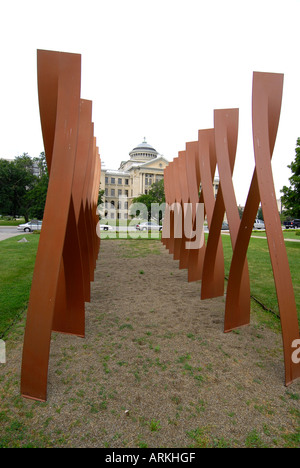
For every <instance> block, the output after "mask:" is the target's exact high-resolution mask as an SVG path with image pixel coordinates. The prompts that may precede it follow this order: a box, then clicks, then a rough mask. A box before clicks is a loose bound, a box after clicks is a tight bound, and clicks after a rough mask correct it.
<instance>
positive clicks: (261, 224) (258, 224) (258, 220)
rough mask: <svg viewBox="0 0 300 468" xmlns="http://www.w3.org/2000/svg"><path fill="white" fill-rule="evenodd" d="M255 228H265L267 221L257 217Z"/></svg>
mask: <svg viewBox="0 0 300 468" xmlns="http://www.w3.org/2000/svg"><path fill="white" fill-rule="evenodd" d="M253 229H265V223H264V222H263V221H262V220H261V219H256V220H255V222H254V225H253Z"/></svg>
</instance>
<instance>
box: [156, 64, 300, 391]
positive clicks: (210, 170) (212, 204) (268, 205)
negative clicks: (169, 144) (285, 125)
mask: <svg viewBox="0 0 300 468" xmlns="http://www.w3.org/2000/svg"><path fill="white" fill-rule="evenodd" d="M282 88H283V75H281V74H272V73H254V74H253V96H252V122H253V142H254V154H255V164H256V167H255V170H254V174H253V178H252V182H251V186H250V190H249V194H248V198H247V202H246V206H245V210H244V213H243V217H242V219H241V220H240V218H239V214H238V210H237V203H236V198H235V193H234V187H233V183H232V175H233V169H234V163H235V155H236V147H237V137H238V109H222V110H215V112H214V129H208V130H200V131H199V134H198V142H191V143H187V144H186V151H185V152H182V153H179V160H180V158H182V159H185V162H186V172H184V171H183V170H182V167H183V166H182V165H180V167H181V170H178V163H175V164H174V162H175V161H174V162H173V163H171V164H170V166H169V167H168V168H167V169H166V170H165V188H166V194H168V197H167V203H169V202H168V200H170V201H172V202H174V200H177V201H179V202H180V203H181V204H182V203H183V204H184V203H186V202H185V200H187V199H188V202H189V203H192V205H193V206H192V210H193V213H194V210H195V206H196V205H197V203H198V202H200V203H204V206H205V212H206V215H207V221H208V226H209V235H208V240H207V244H206V246H202V247H201V249H199V250H198V251H197V250H191V251H190V252H189V253H187V252H185V251H184V250H182V251H181V252H182V253H181V255H182V257H183V259H184V260H183V263H182V264H183V266H184V267H186V268H188V270H189V280H191V281H192V280H199V279H202V285H201V286H202V287H201V298H202V299H206V298H212V297H217V296H222V295H223V294H224V258H223V249H222V242H221V227H222V222H223V219H224V214H225V212H226V214H227V220H228V224H229V229H230V236H231V243H232V248H233V256H232V260H231V267H230V273H229V279H228V286H227V294H226V308H225V320H224V331H225V332H228V331H231V330H233V329H234V328H237V327H240V326H243V325H247V324H249V322H250V280H249V271H248V264H247V258H246V256H247V250H248V246H249V242H250V237H251V233H252V228H253V224H254V220H255V218H256V215H257V211H258V208H259V204H260V203H261V205H262V210H263V215H264V221H265V226H266V234H267V239H268V245H269V252H270V257H271V263H272V268H273V274H274V280H275V286H276V291H277V298H278V305H279V311H280V319H281V325H282V337H283V349H284V362H285V383H286V385H289V384H290V383H291V382H293V381H294V380H295V379H297V378H299V377H300V365H299V363H296V362H294V361H293V359H292V351H293V346H294V344H293V343H295V342H297V340H299V324H298V317H297V309H296V303H295V296H294V291H293V285H292V279H291V274H290V269H289V264H288V258H287V253H286V249H285V245H284V239H283V234H282V229H281V223H280V218H279V213H278V209H277V202H276V195H275V189H274V182H273V176H272V168H271V158H272V154H273V149H274V145H275V141H276V135H277V129H278V124H279V117H280V110H281V100H282ZM195 143H196V144H195ZM176 159H178V158H176ZM170 167H171V169H170ZM216 167H218V171H219V176H220V185H219V190H218V193H217V196H216V199H215V197H214V193H213V179H214V174H215V170H216ZM174 168H175V169H174ZM180 178H182V181H181V182H180ZM178 179H179V183H178ZM186 182H187V186H188V187H187V188H188V195H187V193H186ZM175 185H176V187H177V188H173V187H175ZM172 186H173V187H172ZM173 190H174V191H176V195H174V196H173V197H170V196H169V194H170V193H172V191H173ZM178 190H180V193H179V192H178ZM199 190H200V195H198V194H199ZM170 212H171V213H172V208H170ZM194 222H195V217H194V215H193V217H192V223H194ZM170 234H171V236H172V235H174V233H173V231H172V230H171V231H170ZM164 242H165V243H166V245H169V246H170V245H172V239H170V240H169V241H166V240H164ZM177 243H178V244H180V241H177ZM174 258H175V257H174Z"/></svg>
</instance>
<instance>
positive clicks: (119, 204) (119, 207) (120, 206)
mask: <svg viewBox="0 0 300 468" xmlns="http://www.w3.org/2000/svg"><path fill="white" fill-rule="evenodd" d="M121 209H122V203H121V202H118V210H121Z"/></svg>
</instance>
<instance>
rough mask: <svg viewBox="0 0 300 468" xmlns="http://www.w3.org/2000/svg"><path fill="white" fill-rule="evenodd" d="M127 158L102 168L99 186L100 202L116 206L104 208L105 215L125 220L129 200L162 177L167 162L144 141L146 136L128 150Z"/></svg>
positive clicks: (144, 192) (146, 191)
mask: <svg viewBox="0 0 300 468" xmlns="http://www.w3.org/2000/svg"><path fill="white" fill-rule="evenodd" d="M129 156H130V159H129V160H127V161H122V162H121V164H120V167H119V169H118V170H110V169H105V168H102V170H101V182H100V189H101V190H104V192H105V193H104V197H103V198H104V201H105V202H108V206H109V204H111V205H113V206H114V207H115V208H116V209H112V210H108V213H107V215H108V218H110V219H115V217H116V216H117V219H120V220H121V219H123V220H124V219H128V210H129V207H130V205H131V203H132V200H133V199H134V198H136V197H138V196H140V195H143V194H147V193H148V192H149V190H150V187H151V185H152V184H154V183H155V182H158V181H159V180H161V179H163V177H164V169H165V168H166V167H167V166H168V164H169V161H167V159H165V158H164V157H163V156H162V155H160V154H159V153H158V152H157V151H156V149H154V148H153V146H151V145H150V144H149V143H147V141H146V138H144V141H143V142H142V143H140V144H139V145H137V146H135V147H134V148H133V149H132V150H131V151H130V153H129Z"/></svg>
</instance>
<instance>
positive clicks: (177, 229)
mask: <svg viewBox="0 0 300 468" xmlns="http://www.w3.org/2000/svg"><path fill="white" fill-rule="evenodd" d="M179 178H180V173H179V164H178V157H177V158H174V159H173V181H174V182H173V184H174V185H173V187H174V209H173V212H174V253H173V258H174V260H180V251H181V243H182V216H181V215H182V210H181V191H180V182H179Z"/></svg>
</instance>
